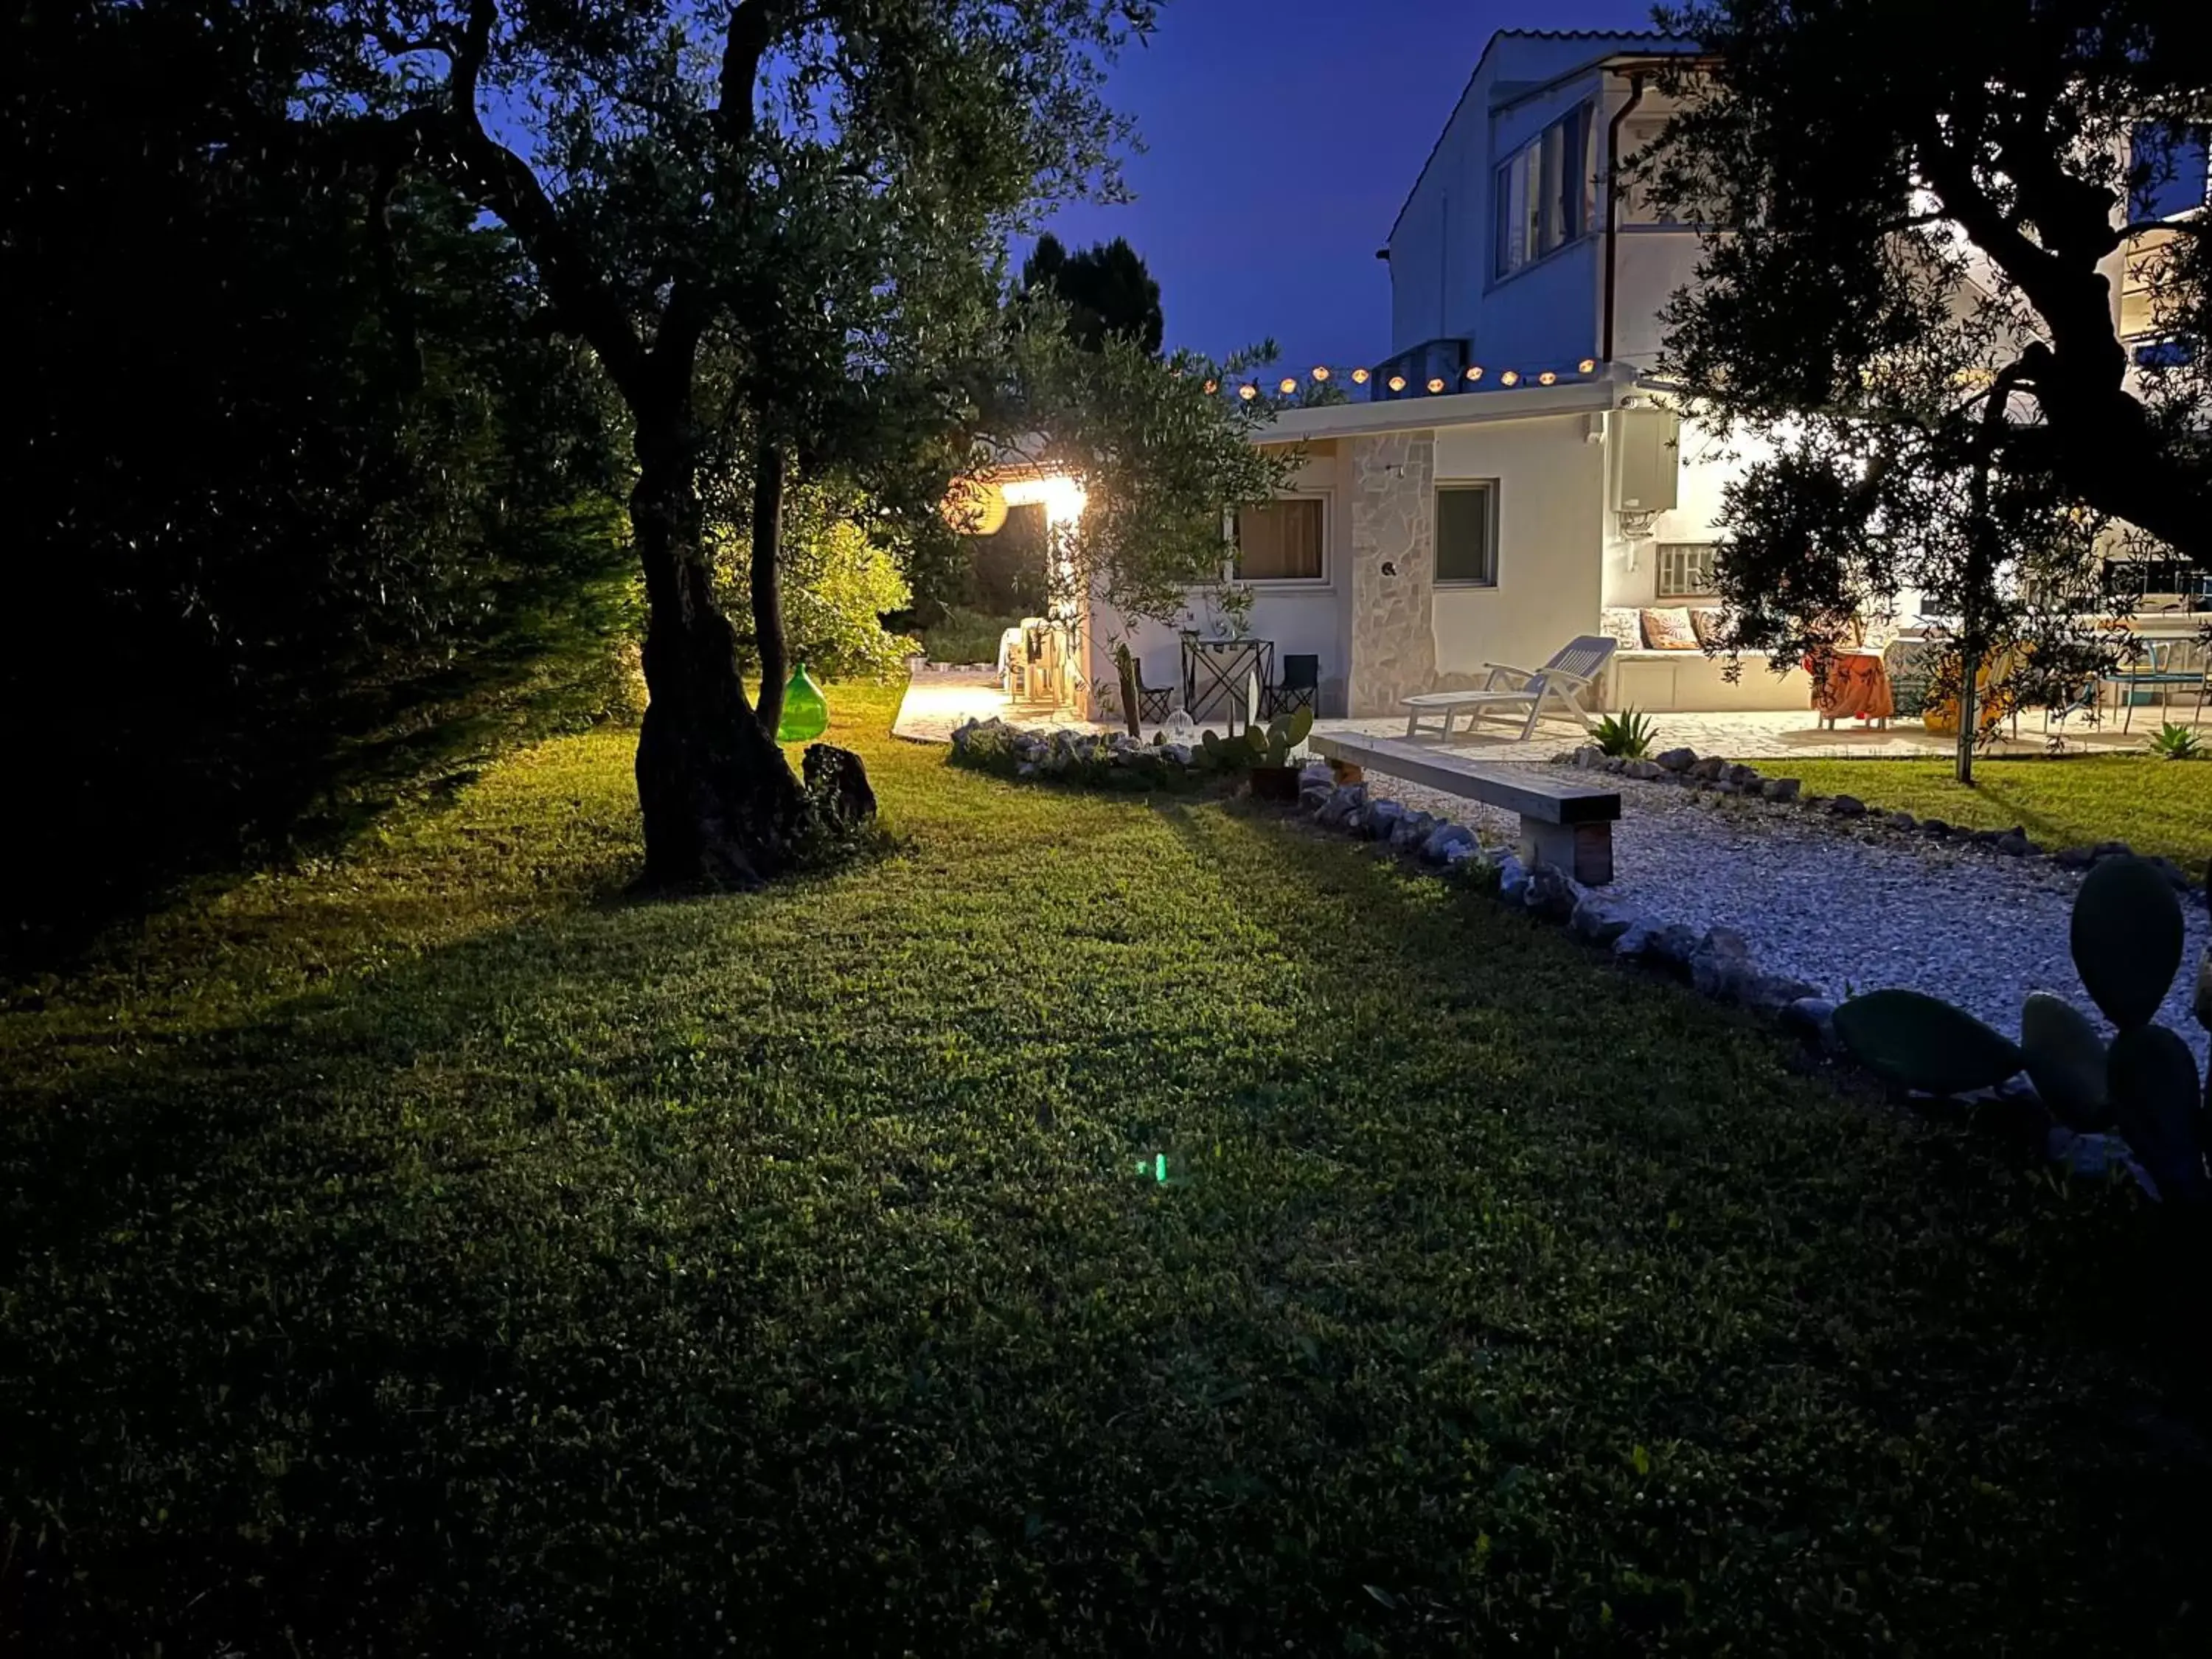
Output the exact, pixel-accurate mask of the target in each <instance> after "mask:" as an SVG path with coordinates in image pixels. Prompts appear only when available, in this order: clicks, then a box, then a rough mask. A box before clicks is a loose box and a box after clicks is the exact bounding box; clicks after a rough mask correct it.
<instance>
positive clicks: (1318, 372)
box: [1313, 363, 1328, 380]
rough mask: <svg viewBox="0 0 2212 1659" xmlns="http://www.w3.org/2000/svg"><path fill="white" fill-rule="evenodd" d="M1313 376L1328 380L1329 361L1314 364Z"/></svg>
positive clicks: (1317, 378)
mask: <svg viewBox="0 0 2212 1659" xmlns="http://www.w3.org/2000/svg"><path fill="white" fill-rule="evenodd" d="M1313 377H1314V379H1316V380H1327V379H1328V364H1327V363H1316V364H1315V365H1314V376H1313Z"/></svg>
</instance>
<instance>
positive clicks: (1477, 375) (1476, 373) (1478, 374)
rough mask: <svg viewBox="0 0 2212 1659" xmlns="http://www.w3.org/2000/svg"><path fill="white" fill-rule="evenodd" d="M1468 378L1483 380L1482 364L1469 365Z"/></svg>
mask: <svg viewBox="0 0 2212 1659" xmlns="http://www.w3.org/2000/svg"><path fill="white" fill-rule="evenodd" d="M1467 378H1468V380H1480V379H1481V378H1482V365H1481V364H1480V363H1470V364H1468V370H1467Z"/></svg>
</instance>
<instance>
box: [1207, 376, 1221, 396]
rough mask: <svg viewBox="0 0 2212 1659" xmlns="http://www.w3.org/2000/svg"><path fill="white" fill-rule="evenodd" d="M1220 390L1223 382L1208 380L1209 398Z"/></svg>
mask: <svg viewBox="0 0 2212 1659" xmlns="http://www.w3.org/2000/svg"><path fill="white" fill-rule="evenodd" d="M1220 390H1221V382H1220V381H1218V380H1208V381H1207V382H1206V396H1207V397H1209V398H1211V397H1212V395H1213V394H1214V393H1215V392H1218V391H1220Z"/></svg>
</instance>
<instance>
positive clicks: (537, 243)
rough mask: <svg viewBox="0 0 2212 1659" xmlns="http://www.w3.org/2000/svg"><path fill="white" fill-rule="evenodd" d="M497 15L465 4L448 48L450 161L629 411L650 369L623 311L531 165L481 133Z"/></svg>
mask: <svg viewBox="0 0 2212 1659" xmlns="http://www.w3.org/2000/svg"><path fill="white" fill-rule="evenodd" d="M498 15H499V6H498V0H470V4H469V15H468V21H467V22H466V24H465V26H464V27H463V28H462V31H461V36H460V39H459V40H458V41H457V42H456V43H455V44H454V46H453V70H452V90H453V100H452V106H451V108H450V110H449V111H448V112H447V122H448V123H449V124H450V125H449V129H448V131H449V136H450V137H452V139H453V150H454V154H455V156H456V157H457V159H458V160H459V162H460V164H461V167H463V169H464V170H465V173H466V174H467V177H468V181H469V182H470V183H471V184H472V185H474V186H475V189H476V193H477V196H478V197H479V198H480V199H481V200H482V201H483V204H484V205H485V206H487V207H489V208H490V209H491V210H492V211H493V212H495V213H496V214H497V215H498V216H500V218H501V220H502V221H504V222H505V223H506V225H507V228H508V229H509V230H510V231H512V232H513V234H514V237H515V240H517V241H519V242H520V243H521V244H522V248H523V252H526V254H528V255H529V256H530V258H531V261H532V263H533V264H536V265H537V267H538V274H539V276H541V277H543V278H544V283H545V289H546V292H547V294H548V295H550V297H551V299H552V301H553V303H554V304H555V306H556V307H558V308H559V309H560V311H561V313H562V317H563V319H564V321H566V323H567V324H568V326H569V327H570V328H572V329H573V330H574V331H575V332H576V333H577V334H578V335H580V337H582V338H583V339H584V340H585V341H586V342H587V343H589V344H590V345H591V348H592V350H593V351H594V352H595V353H597V354H598V356H599V361H600V362H602V363H604V364H605V366H606V370H607V374H608V375H609V377H610V378H611V379H612V380H613V381H614V383H615V386H616V387H617V389H618V390H619V391H620V392H622V394H623V398H625V400H627V401H628V402H629V403H630V404H631V406H632V407H633V408H635V407H636V405H637V404H638V402H639V400H640V399H641V398H646V397H648V396H649V395H650V394H649V393H648V392H647V383H648V380H649V379H650V376H649V374H648V372H647V371H648V368H649V367H650V365H649V364H648V362H647V357H646V352H645V347H644V344H643V343H642V342H641V340H640V339H639V338H638V334H637V330H636V328H635V325H633V324H632V322H631V320H630V318H629V312H628V310H627V308H626V307H624V306H623V301H622V299H621V297H620V296H619V295H617V294H616V292H615V291H614V289H612V288H611V287H609V286H608V284H607V283H606V282H605V279H604V278H603V277H601V276H599V273H598V272H597V271H595V270H593V269H592V265H591V262H590V259H589V258H588V257H587V256H586V253H585V252H584V250H583V249H582V248H580V246H578V245H577V242H576V238H575V236H574V234H573V233H572V232H571V231H570V229H569V228H568V226H567V225H566V224H564V223H563V222H562V219H561V216H560V213H559V211H558V210H556V208H555V207H554V205H553V200H552V198H551V197H550V196H548V195H547V194H546V193H545V187H544V185H543V184H542V183H541V182H540V181H539V179H538V175H537V173H534V172H532V170H531V167H530V165H529V163H528V162H526V161H524V160H523V159H522V158H521V157H520V155H516V154H515V153H514V152H513V150H511V149H507V146H506V145H504V144H502V143H499V142H498V141H497V140H496V139H495V138H493V137H491V135H490V134H489V133H488V132H486V131H484V126H483V117H482V115H481V114H480V113H479V112H478V111H477V89H478V87H479V84H480V83H481V81H482V79H483V70H484V65H485V63H486V61H487V60H488V59H489V56H490V52H491V37H492V31H493V28H494V27H495V24H496V23H497V22H498Z"/></svg>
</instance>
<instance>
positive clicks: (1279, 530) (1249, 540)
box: [1236, 496, 1323, 582]
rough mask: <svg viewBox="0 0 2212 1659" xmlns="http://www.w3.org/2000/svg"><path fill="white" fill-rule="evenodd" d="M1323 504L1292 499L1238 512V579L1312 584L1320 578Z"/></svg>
mask: <svg viewBox="0 0 2212 1659" xmlns="http://www.w3.org/2000/svg"><path fill="white" fill-rule="evenodd" d="M1322 522H1323V514H1322V501H1321V499H1320V497H1318V496H1305V497H1291V498H1289V499H1286V500H1284V501H1266V502H1261V503H1258V504H1255V505H1254V506H1250V507H1238V508H1237V528H1236V536H1237V580H1239V581H1247V582H1312V581H1319V580H1321V579H1322Z"/></svg>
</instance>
